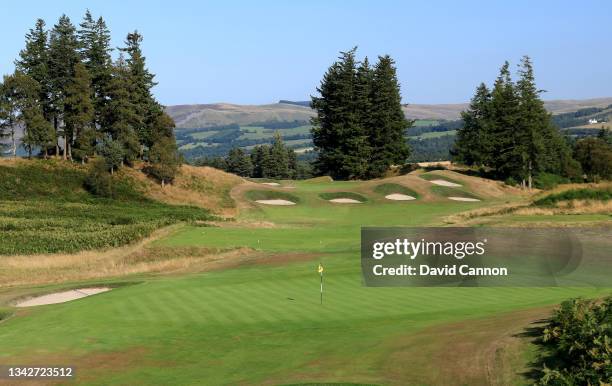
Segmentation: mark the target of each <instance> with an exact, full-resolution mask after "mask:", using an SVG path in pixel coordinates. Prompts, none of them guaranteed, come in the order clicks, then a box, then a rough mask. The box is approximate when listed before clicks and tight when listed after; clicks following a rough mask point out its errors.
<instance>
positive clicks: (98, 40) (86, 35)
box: [78, 10, 112, 125]
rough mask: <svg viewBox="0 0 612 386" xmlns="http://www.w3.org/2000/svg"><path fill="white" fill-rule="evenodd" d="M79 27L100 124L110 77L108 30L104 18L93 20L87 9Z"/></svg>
mask: <svg viewBox="0 0 612 386" xmlns="http://www.w3.org/2000/svg"><path fill="white" fill-rule="evenodd" d="M80 27H81V28H80V29H79V31H78V38H79V44H80V52H81V57H82V59H83V63H84V64H85V66H86V67H87V71H88V72H89V74H90V75H91V85H92V93H93V94H92V97H93V104H94V108H95V122H96V123H97V124H98V125H101V124H102V121H103V116H102V115H103V114H104V111H105V109H106V104H107V102H108V99H109V95H108V89H109V87H110V82H111V78H112V60H111V52H112V48H111V46H110V31H109V29H108V27H107V26H106V22H105V21H104V19H103V18H102V17H99V18H98V19H97V20H94V18H93V16H92V15H91V12H89V10H87V12H86V13H85V16H84V18H83V21H82V22H81V24H80Z"/></svg>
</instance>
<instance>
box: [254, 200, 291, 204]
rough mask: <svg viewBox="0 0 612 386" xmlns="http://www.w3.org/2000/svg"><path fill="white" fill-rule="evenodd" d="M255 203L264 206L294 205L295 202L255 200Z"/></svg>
mask: <svg viewBox="0 0 612 386" xmlns="http://www.w3.org/2000/svg"><path fill="white" fill-rule="evenodd" d="M255 202H258V203H260V204H264V205H295V202H293V201H289V200H280V199H275V200H257V201H255Z"/></svg>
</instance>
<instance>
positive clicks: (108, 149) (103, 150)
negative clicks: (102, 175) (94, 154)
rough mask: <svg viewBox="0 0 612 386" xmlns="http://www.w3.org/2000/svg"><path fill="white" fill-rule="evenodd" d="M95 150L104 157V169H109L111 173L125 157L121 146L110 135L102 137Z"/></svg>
mask: <svg viewBox="0 0 612 386" xmlns="http://www.w3.org/2000/svg"><path fill="white" fill-rule="evenodd" d="M97 151H98V153H99V154H100V155H101V156H102V158H103V159H104V164H105V165H106V170H110V172H111V174H113V173H114V172H115V170H117V169H118V168H119V167H120V166H121V164H122V163H123V159H124V157H125V155H124V150H123V146H122V145H121V143H119V141H116V140H114V139H113V138H112V137H111V136H110V135H106V136H104V138H102V141H101V142H100V143H98V145H97Z"/></svg>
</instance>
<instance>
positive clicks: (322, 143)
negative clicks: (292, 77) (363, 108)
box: [311, 48, 369, 179]
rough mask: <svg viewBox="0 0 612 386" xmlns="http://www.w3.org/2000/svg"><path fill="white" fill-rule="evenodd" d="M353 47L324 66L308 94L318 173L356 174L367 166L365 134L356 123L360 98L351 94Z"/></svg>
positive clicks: (342, 176)
mask: <svg viewBox="0 0 612 386" xmlns="http://www.w3.org/2000/svg"><path fill="white" fill-rule="evenodd" d="M355 51H356V48H353V49H352V50H350V51H348V52H342V53H341V56H340V57H339V60H338V61H337V62H335V63H334V64H332V66H331V67H330V68H329V69H328V70H327V72H326V73H325V75H324V76H323V80H322V81H321V85H320V87H319V88H317V91H318V92H319V94H320V97H312V102H311V107H312V108H313V109H314V110H315V111H316V112H317V116H316V117H315V118H313V120H312V124H313V129H312V135H313V143H314V145H315V147H316V149H317V150H318V152H319V157H318V158H317V160H316V162H315V165H316V167H317V169H318V171H319V173H321V174H329V175H331V176H332V177H333V178H336V179H349V178H359V177H362V176H364V175H365V173H366V171H367V166H368V159H369V148H368V141H367V134H366V130H365V128H364V127H362V126H361V124H360V113H359V108H360V107H359V106H360V102H361V101H360V100H357V99H356V98H355V93H356V83H357V69H356V67H357V63H356V61H355Z"/></svg>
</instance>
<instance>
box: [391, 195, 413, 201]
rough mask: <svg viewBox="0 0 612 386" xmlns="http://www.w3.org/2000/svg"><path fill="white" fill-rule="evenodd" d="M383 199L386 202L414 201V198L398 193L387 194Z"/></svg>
mask: <svg viewBox="0 0 612 386" xmlns="http://www.w3.org/2000/svg"><path fill="white" fill-rule="evenodd" d="M385 198H386V199H387V200H393V201H411V200H416V197H412V196H409V195H407V194H400V193H392V194H387V195H386V196H385Z"/></svg>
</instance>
